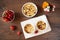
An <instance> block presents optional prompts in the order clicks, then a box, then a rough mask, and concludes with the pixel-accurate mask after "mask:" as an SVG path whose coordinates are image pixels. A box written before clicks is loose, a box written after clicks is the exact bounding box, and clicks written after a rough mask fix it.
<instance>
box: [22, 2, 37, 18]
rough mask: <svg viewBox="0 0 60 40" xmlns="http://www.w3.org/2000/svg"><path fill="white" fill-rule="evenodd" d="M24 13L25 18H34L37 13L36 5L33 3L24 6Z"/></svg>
mask: <svg viewBox="0 0 60 40" xmlns="http://www.w3.org/2000/svg"><path fill="white" fill-rule="evenodd" d="M22 12H23V14H24V15H25V16H28V17H32V16H34V15H35V14H36V13H37V8H36V5H35V4H33V3H26V4H24V5H23V8H22Z"/></svg>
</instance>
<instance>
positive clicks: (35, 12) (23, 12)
mask: <svg viewBox="0 0 60 40" xmlns="http://www.w3.org/2000/svg"><path fill="white" fill-rule="evenodd" d="M26 4H32V5H33V6H34V7H35V8H36V12H35V14H34V15H32V16H27V15H25V13H24V12H23V10H24V9H23V7H24V6H25V5H26ZM37 11H38V9H37V6H36V5H35V4H34V3H32V2H27V3H25V4H24V5H23V6H22V13H23V15H24V16H26V17H28V18H30V17H33V16H35V15H36V14H37Z"/></svg>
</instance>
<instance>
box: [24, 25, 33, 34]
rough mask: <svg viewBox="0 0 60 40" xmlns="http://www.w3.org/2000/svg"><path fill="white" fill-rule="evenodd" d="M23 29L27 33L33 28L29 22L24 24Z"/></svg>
mask: <svg viewBox="0 0 60 40" xmlns="http://www.w3.org/2000/svg"><path fill="white" fill-rule="evenodd" d="M24 30H25V32H27V33H32V32H33V31H34V28H33V26H32V25H31V24H27V25H25V27H24Z"/></svg>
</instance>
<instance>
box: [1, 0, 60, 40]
mask: <svg viewBox="0 0 60 40" xmlns="http://www.w3.org/2000/svg"><path fill="white" fill-rule="evenodd" d="M44 1H47V2H49V3H51V4H54V5H55V6H56V8H55V12H51V13H49V14H48V15H47V14H45V13H44V12H43V11H41V5H42V3H43V2H44ZM26 2H33V3H35V4H36V5H37V6H38V10H39V11H38V13H37V15H36V16H35V17H37V16H40V15H42V14H45V15H47V18H48V21H49V23H50V25H51V28H52V31H51V32H48V33H46V34H43V35H39V36H36V37H33V38H29V39H27V40H60V0H0V40H25V38H24V35H23V32H22V29H21V25H20V22H21V21H24V20H27V19H31V18H26V17H24V16H23V14H22V12H21V8H22V5H23V4H24V3H26ZM5 9H11V10H14V11H15V14H16V17H15V20H14V21H13V22H12V23H4V22H3V21H2V19H1V14H2V12H3V10H5ZM10 25H16V26H17V30H15V31H14V32H13V31H11V30H10V29H9V26H10ZM17 31H21V32H22V34H21V35H20V36H18V35H17V34H16V33H17Z"/></svg>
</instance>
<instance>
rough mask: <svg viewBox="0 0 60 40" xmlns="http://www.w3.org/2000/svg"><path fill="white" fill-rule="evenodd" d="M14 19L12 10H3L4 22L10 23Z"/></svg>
mask: <svg viewBox="0 0 60 40" xmlns="http://www.w3.org/2000/svg"><path fill="white" fill-rule="evenodd" d="M14 18H15V15H14V11H13V10H5V11H4V12H3V14H2V20H3V21H4V22H12V21H13V20H14Z"/></svg>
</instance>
